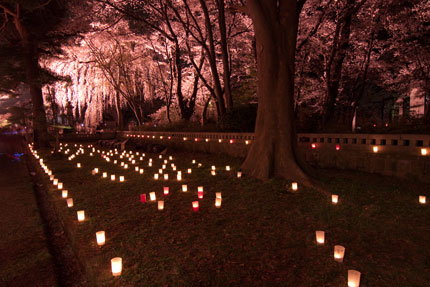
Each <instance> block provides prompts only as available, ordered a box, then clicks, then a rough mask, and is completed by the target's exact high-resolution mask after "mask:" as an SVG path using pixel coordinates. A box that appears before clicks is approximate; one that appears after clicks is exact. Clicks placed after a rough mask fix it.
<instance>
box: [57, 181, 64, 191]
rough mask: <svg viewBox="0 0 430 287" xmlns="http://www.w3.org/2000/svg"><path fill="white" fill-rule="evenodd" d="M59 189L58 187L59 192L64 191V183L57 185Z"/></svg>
mask: <svg viewBox="0 0 430 287" xmlns="http://www.w3.org/2000/svg"><path fill="white" fill-rule="evenodd" d="M57 187H58V190H62V189H63V183H62V182H59V183H58V185H57Z"/></svg>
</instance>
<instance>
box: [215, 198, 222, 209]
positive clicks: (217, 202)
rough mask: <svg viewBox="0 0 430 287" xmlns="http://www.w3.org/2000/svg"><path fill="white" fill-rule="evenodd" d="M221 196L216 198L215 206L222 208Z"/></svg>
mask: <svg viewBox="0 0 430 287" xmlns="http://www.w3.org/2000/svg"><path fill="white" fill-rule="evenodd" d="M221 201H222V199H221V198H215V207H216V208H220V207H221Z"/></svg>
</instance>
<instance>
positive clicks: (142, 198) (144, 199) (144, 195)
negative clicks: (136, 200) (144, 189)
mask: <svg viewBox="0 0 430 287" xmlns="http://www.w3.org/2000/svg"><path fill="white" fill-rule="evenodd" d="M140 202H142V203H145V202H146V194H141V195H140Z"/></svg>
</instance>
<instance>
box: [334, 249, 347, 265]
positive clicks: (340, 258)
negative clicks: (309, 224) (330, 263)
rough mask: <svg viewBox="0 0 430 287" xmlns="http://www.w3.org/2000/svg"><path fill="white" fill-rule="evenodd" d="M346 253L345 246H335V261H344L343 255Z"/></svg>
mask: <svg viewBox="0 0 430 287" xmlns="http://www.w3.org/2000/svg"><path fill="white" fill-rule="evenodd" d="M344 255H345V247H343V246H341V245H335V246H334V261H337V262H343V257H344Z"/></svg>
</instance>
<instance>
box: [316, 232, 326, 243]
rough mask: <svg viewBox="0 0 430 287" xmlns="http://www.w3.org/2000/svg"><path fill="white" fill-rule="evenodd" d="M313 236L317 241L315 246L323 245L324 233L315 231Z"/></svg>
mask: <svg viewBox="0 0 430 287" xmlns="http://www.w3.org/2000/svg"><path fill="white" fill-rule="evenodd" d="M315 236H316V240H317V244H320V245H322V244H324V242H325V232H324V231H321V230H317V231H315Z"/></svg>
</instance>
